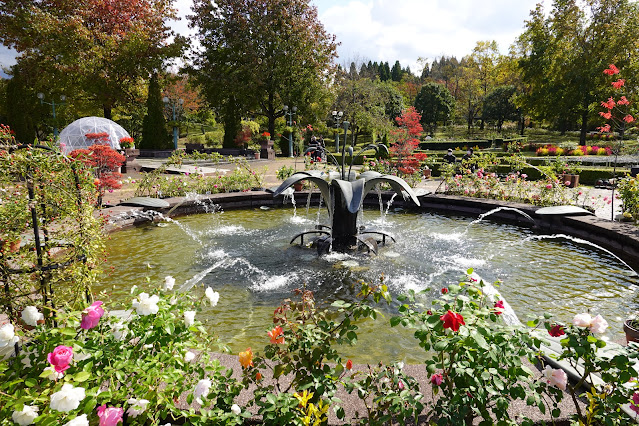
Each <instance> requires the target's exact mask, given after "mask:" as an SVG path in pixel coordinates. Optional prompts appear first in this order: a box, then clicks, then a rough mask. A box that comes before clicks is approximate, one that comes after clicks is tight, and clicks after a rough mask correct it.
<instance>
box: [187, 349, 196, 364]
mask: <svg viewBox="0 0 639 426" xmlns="http://www.w3.org/2000/svg"><path fill="white" fill-rule="evenodd" d="M194 359H195V353H193V352H191V351H187V352H186V353H185V354H184V361H186V362H191V361H193V360H194Z"/></svg>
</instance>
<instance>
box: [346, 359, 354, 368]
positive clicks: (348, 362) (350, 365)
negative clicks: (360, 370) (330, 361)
mask: <svg viewBox="0 0 639 426" xmlns="http://www.w3.org/2000/svg"><path fill="white" fill-rule="evenodd" d="M352 368H353V361H351V360H350V359H349V360H348V361H346V369H347V370H350V369H352Z"/></svg>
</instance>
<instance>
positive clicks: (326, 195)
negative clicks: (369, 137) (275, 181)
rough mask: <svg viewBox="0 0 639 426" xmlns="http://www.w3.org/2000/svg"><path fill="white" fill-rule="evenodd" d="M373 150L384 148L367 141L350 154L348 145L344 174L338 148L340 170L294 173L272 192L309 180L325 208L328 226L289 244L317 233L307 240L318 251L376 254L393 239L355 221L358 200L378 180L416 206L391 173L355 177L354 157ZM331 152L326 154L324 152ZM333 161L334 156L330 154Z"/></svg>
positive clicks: (412, 196)
mask: <svg viewBox="0 0 639 426" xmlns="http://www.w3.org/2000/svg"><path fill="white" fill-rule="evenodd" d="M315 149H316V148H309V149H307V150H306V152H305V154H307V153H310V152H313V151H314V150H315ZM370 149H374V150H375V151H376V152H378V151H379V150H380V149H381V150H386V151H388V149H387V148H386V146H385V145H383V144H370V145H367V146H366V147H364V148H363V149H362V150H360V152H359V153H358V154H357V155H356V156H353V155H352V147H349V153H350V154H351V166H350V167H349V169H348V173H346V172H345V166H344V161H345V158H346V155H345V149H344V148H342V164H341V173H340V172H331V173H328V174H327V173H324V172H321V171H318V170H311V171H305V172H297V173H295V174H294V175H292V176H291V177H289V178H288V179H286V180H285V181H284V182H283V183H282V184H281V185H280V186H279V187H278V188H277V189H276V190H275V192H274V193H273V195H274V196H277V195H279V194H282V193H284V192H285V191H286V190H287V189H288V188H289V187H291V186H292V185H294V184H295V183H297V182H300V181H309V182H312V183H314V184H315V185H317V187H318V188H319V190H320V192H321V197H322V199H323V202H324V203H325V205H326V208H327V209H328V211H329V217H330V219H331V225H330V226H329V225H317V226H316V229H313V230H309V231H304V232H302V233H299V234H297V235H296V236H294V237H293V239H292V240H291V243H293V242H294V241H295V240H297V239H299V240H300V244H301V245H303V244H304V237H305V236H306V235H317V236H316V237H315V238H314V239H313V240H312V242H311V246H312V247H315V248H317V252H318V254H323V253H328V252H330V251H337V252H351V251H358V250H360V249H366V250H367V251H368V252H369V253H370V252H372V253H375V254H376V253H377V247H378V246H379V245H380V244H382V245H385V244H386V242H387V240H388V239H391V240H393V241H394V238H393V237H392V236H391V235H389V234H387V233H386V232H384V231H380V230H376V229H366V228H364V227H360V226H358V224H357V218H358V216H359V213H360V211H361V209H362V203H363V201H364V198H365V197H366V194H368V193H369V192H370V191H371V190H372V189H373V188H376V187H377V185H379V184H382V183H388V184H389V185H390V186H391V188H392V189H393V190H394V191H395V193H396V194H400V195H402V196H403V197H404V198H410V199H411V200H412V201H413V202H414V203H415V204H416V205H417V206H419V205H420V204H419V200H418V199H417V195H416V194H415V192H414V191H413V190H412V188H411V187H410V186H409V185H408V184H407V183H406V182H405V181H404V180H403V179H401V178H399V177H397V176H392V175H383V174H381V173H378V172H374V171H367V172H364V173H360V174H359V176H355V174H354V173H353V172H352V171H351V168H352V165H353V162H354V160H355V158H357V157H358V156H359V155H361V154H362V153H363V152H365V151H367V150H370ZM327 154H329V155H331V154H330V153H327ZM331 157H332V158H333V160H334V161H335V157H333V156H332V155H331Z"/></svg>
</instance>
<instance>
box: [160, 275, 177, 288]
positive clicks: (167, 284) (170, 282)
mask: <svg viewBox="0 0 639 426" xmlns="http://www.w3.org/2000/svg"><path fill="white" fill-rule="evenodd" d="M174 285H175V278H173V277H172V276H170V275H168V276H166V277H164V285H163V286H162V290H164V291H169V290H173V286H174Z"/></svg>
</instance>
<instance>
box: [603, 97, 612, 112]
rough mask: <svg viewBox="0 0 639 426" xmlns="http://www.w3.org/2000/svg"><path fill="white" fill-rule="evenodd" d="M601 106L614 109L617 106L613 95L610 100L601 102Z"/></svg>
mask: <svg viewBox="0 0 639 426" xmlns="http://www.w3.org/2000/svg"><path fill="white" fill-rule="evenodd" d="M601 106H602V107H604V108H608V109H613V108H614V107H615V100H614V99H612V96H611V97H609V98H608V102H603V101H602V102H601Z"/></svg>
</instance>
